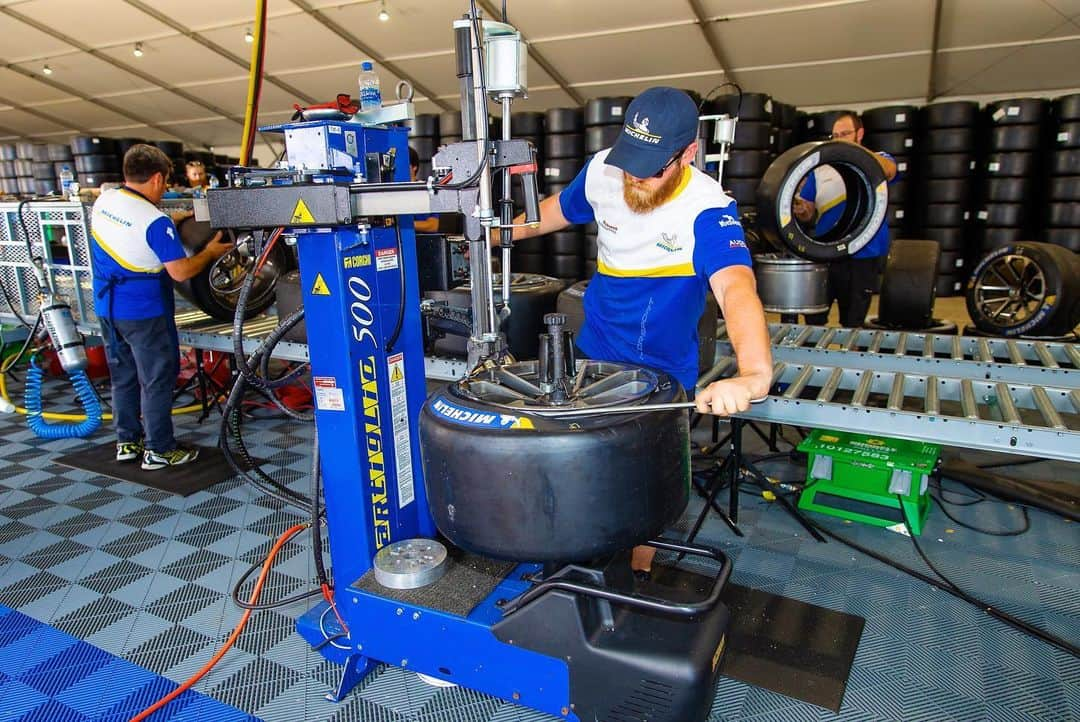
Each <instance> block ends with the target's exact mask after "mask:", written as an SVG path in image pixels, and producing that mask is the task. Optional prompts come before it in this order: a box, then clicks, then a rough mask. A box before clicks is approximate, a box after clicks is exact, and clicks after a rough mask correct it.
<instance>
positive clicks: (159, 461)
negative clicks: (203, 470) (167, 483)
mask: <svg viewBox="0 0 1080 722" xmlns="http://www.w3.org/2000/svg"><path fill="white" fill-rule="evenodd" d="M198 456H199V450H198V449H185V448H183V447H182V446H178V447H176V448H175V449H173V450H172V451H150V449H147V450H146V451H144V452H143V457H142V468H143V471H154V470H155V469H164V468H165V467H166V466H180V465H181V464H187V463H189V462H192V461H195V459H196V458H198Z"/></svg>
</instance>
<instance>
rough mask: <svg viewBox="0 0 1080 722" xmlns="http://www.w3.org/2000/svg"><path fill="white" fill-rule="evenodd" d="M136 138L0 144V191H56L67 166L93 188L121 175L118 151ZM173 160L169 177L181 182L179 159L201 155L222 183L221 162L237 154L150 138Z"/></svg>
mask: <svg viewBox="0 0 1080 722" xmlns="http://www.w3.org/2000/svg"><path fill="white" fill-rule="evenodd" d="M146 142H147V141H145V140H143V139H141V138H105V137H94V136H86V135H76V136H73V137H72V138H71V140H70V141H69V143H68V144H63V143H29V142H20V143H4V144H0V193H6V194H12V195H23V196H32V195H37V196H44V195H49V194H50V193H52V194H56V193H59V192H60V187H61V177H60V174H61V172H62V170H63V168H64V166H67V167H68V168H69V169H70V170H71V172H72V174H73V175H74V178H75V180H76V181H77V182H78V183H79V185H80V186H81V187H82V188H98V187H100V186H101V184H102V183H120V182H121V181H123V173H122V171H123V167H122V166H123V158H124V153H126V152H127V151H128V149H129V148H130V147H131V146H133V145H135V144H136V143H146ZM151 144H152V145H156V146H157V147H158V148H160V149H161V150H163V151H164V152H165V154H166V155H168V156H169V159H170V160H171V161H172V163H173V170H172V174H171V177H170V179H169V180H170V182H171V183H173V184H175V185H178V186H186V185H187V179H186V172H185V165H186V163H187V162H188V161H190V160H199V161H202V163H203V165H204V166H205V167H206V171H207V173H208V174H214V175H216V176H217V179H218V181H219V183H224V180H225V178H224V170H223V167H224V166H228V165H235V164H236V163H238V162H239V159H238V158H229V157H227V156H224V155H215V154H214V153H211V152H208V151H195V150H189V151H185V150H184V148H183V145H182V144H180V143H177V142H175V141H152V142H151Z"/></svg>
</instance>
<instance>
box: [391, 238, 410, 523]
mask: <svg viewBox="0 0 1080 722" xmlns="http://www.w3.org/2000/svg"><path fill="white" fill-rule="evenodd" d="M395 257H396V256H395ZM386 365H387V368H388V370H389V372H390V373H389V374H388V378H389V379H390V410H391V415H392V417H393V420H394V460H395V461H396V462H397V470H398V478H397V485H398V508H402V507H404V506H406V505H408V504H410V503H412V501H413V499H415V498H416V490H415V488H414V486H413V467H412V445H411V443H410V441H409V402H408V398H407V397H406V396H405V355H404V354H400V353H396V354H394V355H392V356H389V357H387V359H386Z"/></svg>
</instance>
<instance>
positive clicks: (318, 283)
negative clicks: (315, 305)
mask: <svg viewBox="0 0 1080 722" xmlns="http://www.w3.org/2000/svg"><path fill="white" fill-rule="evenodd" d="M311 295H312V296H329V295H330V287H329V286H327V285H326V279H325V278H323V277H322V274H321V273H317V274H315V283H313V284H311Z"/></svg>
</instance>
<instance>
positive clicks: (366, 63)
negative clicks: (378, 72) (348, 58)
mask: <svg viewBox="0 0 1080 722" xmlns="http://www.w3.org/2000/svg"><path fill="white" fill-rule="evenodd" d="M360 69H361V70H374V69H375V64H374V63H372V62H371V61H370V60H365V61H364V62H362V63H360Z"/></svg>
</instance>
